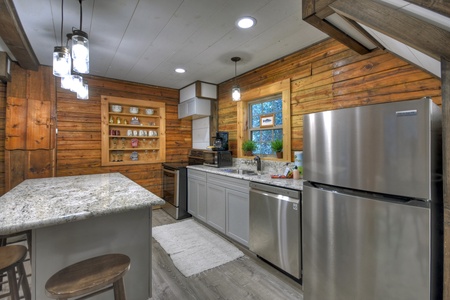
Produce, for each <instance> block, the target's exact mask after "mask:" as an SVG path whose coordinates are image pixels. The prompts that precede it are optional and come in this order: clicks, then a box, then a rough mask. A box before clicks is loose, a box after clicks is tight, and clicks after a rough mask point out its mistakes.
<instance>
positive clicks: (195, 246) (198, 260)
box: [152, 219, 244, 277]
mask: <svg viewBox="0 0 450 300" xmlns="http://www.w3.org/2000/svg"><path fill="white" fill-rule="evenodd" d="M152 230H153V237H154V238H155V239H156V240H157V241H158V243H159V244H160V245H161V247H163V249H164V250H165V251H166V252H167V254H169V256H170V258H171V259H172V261H173V263H174V265H175V267H177V269H178V270H180V272H181V273H182V274H183V275H184V276H186V277H189V276H192V275H194V274H198V273H200V272H203V271H205V270H209V269H212V268H215V267H217V266H220V265H222V264H225V263H227V262H230V261H233V260H235V259H237V258H239V257H241V256H244V253H242V252H241V251H240V250H239V249H238V248H236V247H235V246H234V245H233V244H232V243H230V242H229V241H227V240H226V239H224V238H222V237H221V236H219V235H218V234H216V233H214V232H212V231H211V230H209V229H208V228H206V227H205V226H203V225H201V224H199V223H198V222H196V221H194V220H193V219H189V220H186V221H181V222H177V223H173V224H168V225H162V226H157V227H154V228H153V229H152Z"/></svg>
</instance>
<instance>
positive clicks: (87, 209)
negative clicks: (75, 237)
mask: <svg viewBox="0 0 450 300" xmlns="http://www.w3.org/2000/svg"><path fill="white" fill-rule="evenodd" d="M164 203H165V202H164V200H162V199H161V198H160V197H158V196H156V195H154V194H153V193H151V192H150V191H148V190H146V189H145V188H143V187H142V186H140V185H139V184H137V183H135V182H134V181H132V180H130V179H129V178H127V177H125V176H124V175H122V174H120V173H107V174H96V175H81V176H66V177H51V178H39V179H27V180H25V181H23V182H22V183H20V184H19V185H18V186H16V187H15V188H13V189H12V190H10V191H9V192H7V193H6V194H4V195H3V196H2V197H0V211H1V215H0V234H10V233H14V232H19V231H24V230H29V229H35V228H40V227H45V226H50V225H57V224H63V223H69V222H74V221H79V220H83V219H88V218H92V217H96V216H102V215H107V214H113V213H120V212H125V211H130V210H136V209H142V208H146V207H148V208H150V207H151V206H152V205H161V204H164Z"/></svg>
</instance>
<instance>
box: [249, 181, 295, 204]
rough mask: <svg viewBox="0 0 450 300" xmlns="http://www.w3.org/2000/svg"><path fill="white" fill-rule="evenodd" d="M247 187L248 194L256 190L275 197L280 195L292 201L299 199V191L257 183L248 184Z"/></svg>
mask: <svg viewBox="0 0 450 300" xmlns="http://www.w3.org/2000/svg"><path fill="white" fill-rule="evenodd" d="M249 186H250V192H251V191H252V190H256V191H261V192H266V193H269V194H273V195H275V196H277V195H281V196H285V197H289V198H292V199H297V200H300V199H301V191H299V190H291V189H287V188H282V187H279V186H274V185H268V184H263V183H257V182H250V184H249Z"/></svg>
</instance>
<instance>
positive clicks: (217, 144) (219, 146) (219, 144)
mask: <svg viewBox="0 0 450 300" xmlns="http://www.w3.org/2000/svg"><path fill="white" fill-rule="evenodd" d="M212 138H213V140H214V141H213V149H212V150H214V151H228V132H225V131H217V133H216V136H214V137H212Z"/></svg>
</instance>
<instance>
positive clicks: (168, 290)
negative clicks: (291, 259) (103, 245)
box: [151, 209, 303, 300]
mask: <svg viewBox="0 0 450 300" xmlns="http://www.w3.org/2000/svg"><path fill="white" fill-rule="evenodd" d="M174 222H177V221H176V220H174V219H173V218H172V217H170V216H169V215H168V214H167V213H166V212H164V211H163V210H161V209H158V210H154V211H153V219H152V226H153V227H155V226H159V225H164V224H170V223H174ZM236 246H238V247H239V248H240V250H241V251H243V252H244V253H245V256H244V257H242V258H239V259H237V260H234V261H232V262H229V263H227V264H224V265H222V266H219V267H216V268H214V269H211V270H207V271H205V272H202V273H200V274H197V275H193V276H190V277H185V276H184V275H183V274H181V273H180V272H179V271H178V270H177V269H176V268H175V266H174V265H173V263H172V260H171V259H170V257H169V256H168V255H167V253H166V252H165V251H164V250H163V249H162V248H161V246H160V245H159V243H158V242H157V241H156V240H155V239H153V256H152V276H153V297H152V298H151V299H153V300H176V299H183V300H188V299H192V300H194V299H195V300H210V299H236V300H243V299H258V300H265V299H267V300H277V299H283V300H288V299H301V300H303V293H302V286H301V285H300V284H299V283H298V282H296V281H294V280H293V279H291V278H289V277H287V276H286V275H284V274H282V273H281V272H279V271H277V270H276V269H274V268H273V267H271V266H269V265H268V264H266V263H265V262H263V261H261V260H260V259H259V258H257V257H256V256H255V255H254V254H252V253H251V252H250V251H248V250H247V249H246V248H243V247H240V246H239V245H238V244H236Z"/></svg>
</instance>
